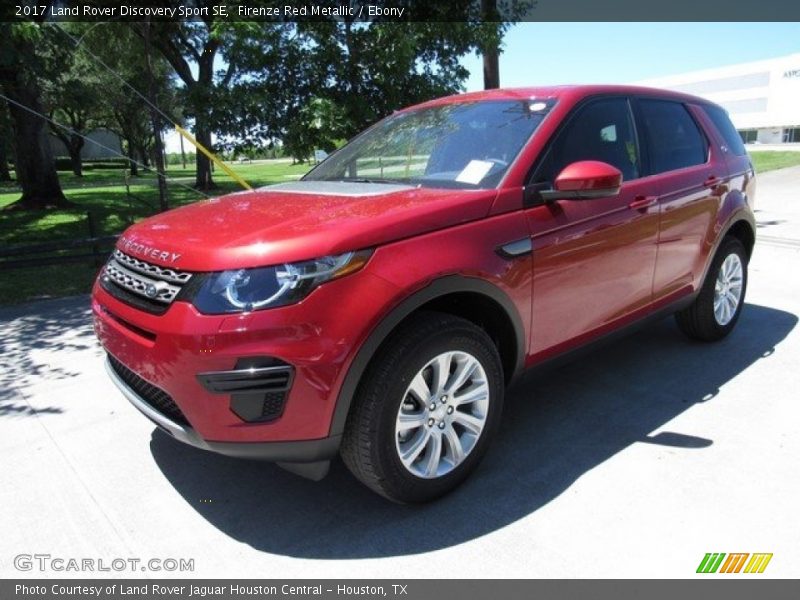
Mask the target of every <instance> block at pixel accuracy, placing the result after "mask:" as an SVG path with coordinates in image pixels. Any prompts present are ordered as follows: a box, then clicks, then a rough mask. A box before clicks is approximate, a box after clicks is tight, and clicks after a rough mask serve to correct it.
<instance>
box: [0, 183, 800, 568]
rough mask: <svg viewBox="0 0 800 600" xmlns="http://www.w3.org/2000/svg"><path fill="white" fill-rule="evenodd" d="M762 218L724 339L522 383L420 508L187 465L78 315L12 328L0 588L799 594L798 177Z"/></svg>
mask: <svg viewBox="0 0 800 600" xmlns="http://www.w3.org/2000/svg"><path fill="white" fill-rule="evenodd" d="M757 208H758V213H757V217H758V220H759V234H760V241H759V243H758V245H757V248H756V252H755V256H754V258H753V261H752V263H751V280H750V288H749V290H748V296H747V306H746V308H745V310H744V313H743V315H742V318H741V321H740V322H739V326H738V328H737V329H736V331H735V332H734V334H733V335H731V336H730V337H729V338H728V339H726V340H725V341H723V342H722V343H719V344H716V345H703V344H697V343H691V342H688V341H687V340H686V339H684V338H683V337H682V336H681V334H680V333H679V332H678V330H677V329H676V327H675V326H674V324H673V322H672V320H671V319H668V320H665V321H663V322H661V323H658V324H656V325H654V326H652V327H650V328H648V329H646V330H644V331H641V332H640V333H637V334H635V335H633V336H631V337H628V338H626V339H624V340H622V341H619V342H616V343H614V344H613V345H610V346H607V347H606V348H604V349H603V350H602V351H600V352H597V353H594V354H592V355H589V356H587V357H584V358H583V359H581V360H579V361H578V362H575V363H572V364H570V365H567V366H564V367H562V368H560V369H558V370H555V371H551V372H550V373H548V374H546V375H540V376H538V377H537V378H536V379H533V378H528V379H526V380H524V381H522V382H521V383H520V384H518V385H517V386H516V387H515V389H513V390H512V391H511V392H510V394H509V398H508V407H507V411H506V414H505V419H504V424H503V427H502V431H501V433H500V436H499V438H498V440H497V441H496V443H495V444H494V445H493V447H492V449H491V451H490V453H489V455H488V456H487V459H486V460H485V462H484V463H483V465H482V467H481V468H480V469H479V470H478V472H477V473H476V474H475V476H473V477H472V478H471V479H470V481H469V482H468V483H467V484H466V485H464V486H463V487H462V488H461V489H459V490H458V491H457V492H456V493H454V494H452V495H450V496H449V497H447V498H445V499H443V500H441V501H440V502H437V503H435V504H431V505H428V506H422V507H401V506H395V505H392V504H389V503H387V502H385V501H384V500H382V499H381V498H379V497H378V496H376V495H374V494H372V493H370V492H369V491H367V490H366V489H365V488H363V487H362V486H360V485H359V484H358V483H357V482H356V481H355V480H354V479H353V478H352V477H351V476H350V475H349V473H348V472H347V471H346V469H345V468H344V467H343V466H342V465H341V463H336V464H335V465H334V466H333V469H332V473H331V475H330V476H329V477H328V478H327V479H325V480H324V481H322V482H320V483H312V482H309V481H306V480H303V479H299V478H297V477H295V476H293V475H290V474H288V473H285V472H284V471H282V470H280V469H278V468H276V467H274V466H272V465H269V464H261V463H252V462H241V461H235V460H232V459H227V458H223V457H219V456H216V455H212V454H208V453H204V452H201V451H198V450H194V449H191V448H188V447H184V446H182V445H180V444H178V443H176V442H174V441H173V440H171V439H170V438H168V437H167V436H165V435H163V434H161V433H159V432H158V431H156V430H154V428H153V426H152V425H151V424H150V423H149V421H147V420H146V419H144V418H143V417H141V415H139V414H138V413H137V412H136V410H135V409H134V408H132V407H131V406H129V405H128V403H127V401H125V400H124V399H123V397H122V396H121V395H120V394H119V393H118V392H117V391H116V390H115V389H114V388H113V386H112V385H111V383H110V382H109V381H108V379H107V377H106V375H105V372H104V370H103V367H102V353H101V351H100V349H99V348H98V346H97V344H96V342H95V340H94V337H93V335H92V331H91V326H90V319H89V308H88V300H87V298H86V297H79V298H68V299H63V300H58V301H49V302H40V303H35V304H29V305H25V306H20V307H16V308H10V309H3V310H1V311H0V330H1V331H2V338H1V339H0V453H2V471H1V472H2V480H1V481H2V485H0V506H2V510H1V511H0V532H2V535H0V576H1V577H20V576H23V577H25V576H33V577H42V576H48V575H49V576H53V575H62V576H73V577H79V576H98V575H100V576H104V575H107V574H109V573H107V572H104V573H91V572H90V573H80V572H53V571H47V572H40V571H39V570H38V569H37V568H34V570H32V571H29V572H20V571H18V570H17V569H16V568H15V567H14V557H15V556H16V555H19V554H49V555H50V556H51V557H52V558H64V559H69V558H76V559H79V560H80V559H83V558H90V559H94V560H104V561H106V562H107V563H110V562H111V561H112V560H113V559H115V558H122V559H129V558H139V559H141V560H145V561H147V560H148V559H150V558H156V559H161V560H163V559H169V558H174V559H194V568H195V570H194V572H184V573H181V572H174V573H172V572H170V573H165V572H150V571H148V572H141V573H138V572H137V571H139V569H138V568H137V569H136V570H134V571H133V572H130V571H123V574H126V575H134V576H152V577H162V576H196V577H244V576H249V577H259V578H269V577H393V578H396V579H397V578H409V577H414V578H416V577H422V578H440V577H690V576H693V574H694V572H695V569H696V568H697V566H698V564H699V563H700V561H701V559H702V558H703V556H704V554H705V553H707V552H726V553H730V552H750V553H755V552H770V553H773V554H774V557H773V559H772V561H771V562H770V564H769V567H768V569H767V570H766V572H765V573H764V574H763V575H760V577H796V576H797V575H798V574H800V520H798V519H797V507H798V506H800V478H798V464H799V462H800V403H799V402H798V390H799V389H800V375H798V373H800V369H798V364H799V363H800V329H799V328H798V327H797V321H798V317H797V315H798V314H800V282H799V281H798V274H799V273H800V270H799V269H798V267H800V261H799V260H798V259H799V258H800V255H799V254H798V253H799V252H800V168H792V169H786V170H783V171H777V172H772V173H767V174H765V175H763V176H761V178H760V181H759V196H758V199H757ZM110 574H111V575H114V573H113V572H111V573H110ZM706 577H708V576H706ZM714 577H716V576H714ZM748 577H750V576H748Z"/></svg>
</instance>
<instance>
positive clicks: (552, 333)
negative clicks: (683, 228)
mask: <svg viewBox="0 0 800 600" xmlns="http://www.w3.org/2000/svg"><path fill="white" fill-rule="evenodd" d="M581 160H599V161H603V162H606V163H608V164H611V165H613V166H615V167H617V168H618V169H619V170H620V171H622V174H623V183H622V189H621V191H620V193H619V195H617V196H613V197H606V198H597V199H592V200H569V199H562V200H556V201H553V202H549V203H547V204H540V205H538V206H534V207H531V208H529V209H527V210H526V216H527V219H528V225H529V227H530V230H531V235H532V245H533V265H534V266H533V268H534V274H533V277H534V284H533V315H532V319H533V335H532V338H531V354H532V355H540V354H541V355H542V357H543V358H544V357H546V356H547V355H549V354H554V353H557V352H559V351H561V350H566V349H568V348H569V347H571V346H573V345H578V344H580V343H581V342H582V341H584V340H585V339H587V338H591V337H593V336H594V335H596V334H598V333H601V332H602V331H603V330H604V329H607V328H609V327H610V326H611V325H612V324H613V323H614V322H615V321H617V320H619V319H622V318H623V317H625V316H626V315H628V314H630V313H632V312H634V311H636V310H637V309H642V308H644V307H646V306H647V305H648V304H649V303H650V301H651V296H652V281H653V269H654V267H655V257H656V239H657V234H658V205H657V202H656V198H655V197H654V196H653V192H652V190H651V189H650V186H649V185H648V183H647V182H646V181H645V180H643V179H642V178H641V174H642V173H641V160H640V157H639V149H638V142H637V136H636V129H635V127H634V121H633V116H632V112H631V106H630V102H629V100H628V98H626V97H608V98H599V99H594V100H591V101H589V102H588V103H585V104H583V105H582V106H580V107H579V108H577V109H576V110H575V112H574V113H573V115H572V116H571V117H568V120H567V121H566V122H565V124H564V126H563V127H562V128H561V130H560V131H559V132H558V133H557V134H556V135H555V137H554V139H553V140H551V142H550V143H549V144H548V147H547V148H546V149H545V150H544V153H543V154H542V159H541V160H540V161H539V163H538V164H537V165H536V166H535V168H534V172H533V174H532V177H531V178H530V181H529V183H530V184H532V185H534V186H537V187H540V188H547V187H552V182H553V181H554V180H555V178H556V176H557V175H558V174H559V173H560V172H561V170H562V169H563V168H564V167H566V166H567V165H569V164H572V163H574V162H576V161H581Z"/></svg>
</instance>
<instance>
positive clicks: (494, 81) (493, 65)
mask: <svg viewBox="0 0 800 600" xmlns="http://www.w3.org/2000/svg"><path fill="white" fill-rule="evenodd" d="M499 87H500V56H499V53H498V52H497V48H496V47H495V48H485V49H484V51H483V89H485V90H492V89H495V88H499Z"/></svg>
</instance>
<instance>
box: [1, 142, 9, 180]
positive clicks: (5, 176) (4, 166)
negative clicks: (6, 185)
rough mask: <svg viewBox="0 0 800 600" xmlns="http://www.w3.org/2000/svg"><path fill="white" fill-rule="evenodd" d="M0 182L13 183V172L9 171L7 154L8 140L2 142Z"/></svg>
mask: <svg viewBox="0 0 800 600" xmlns="http://www.w3.org/2000/svg"><path fill="white" fill-rule="evenodd" d="M0 181H11V172H10V171H9V170H8V154H7V153H6V140H5V139H2V140H0Z"/></svg>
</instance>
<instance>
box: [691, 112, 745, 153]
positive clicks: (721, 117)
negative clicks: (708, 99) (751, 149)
mask: <svg viewBox="0 0 800 600" xmlns="http://www.w3.org/2000/svg"><path fill="white" fill-rule="evenodd" d="M702 109H703V112H705V113H706V114H707V115H708V118H709V119H711V122H712V123H714V127H716V128H717V131H719V133H720V135H721V136H722V139H724V140H725V144H726V145H727V146H728V150H729V151H730V152H731V153H732V154H734V155H736V156H744V155H746V154H747V150H746V149H745V147H744V144H743V143H742V136H740V135H739V132H738V131H736V127H734V126H733V123H731V120H730V117H728V113H727V112H725V109H723V108H721V107H719V106H712V105H709V104H706V105H703V106H702Z"/></svg>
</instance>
